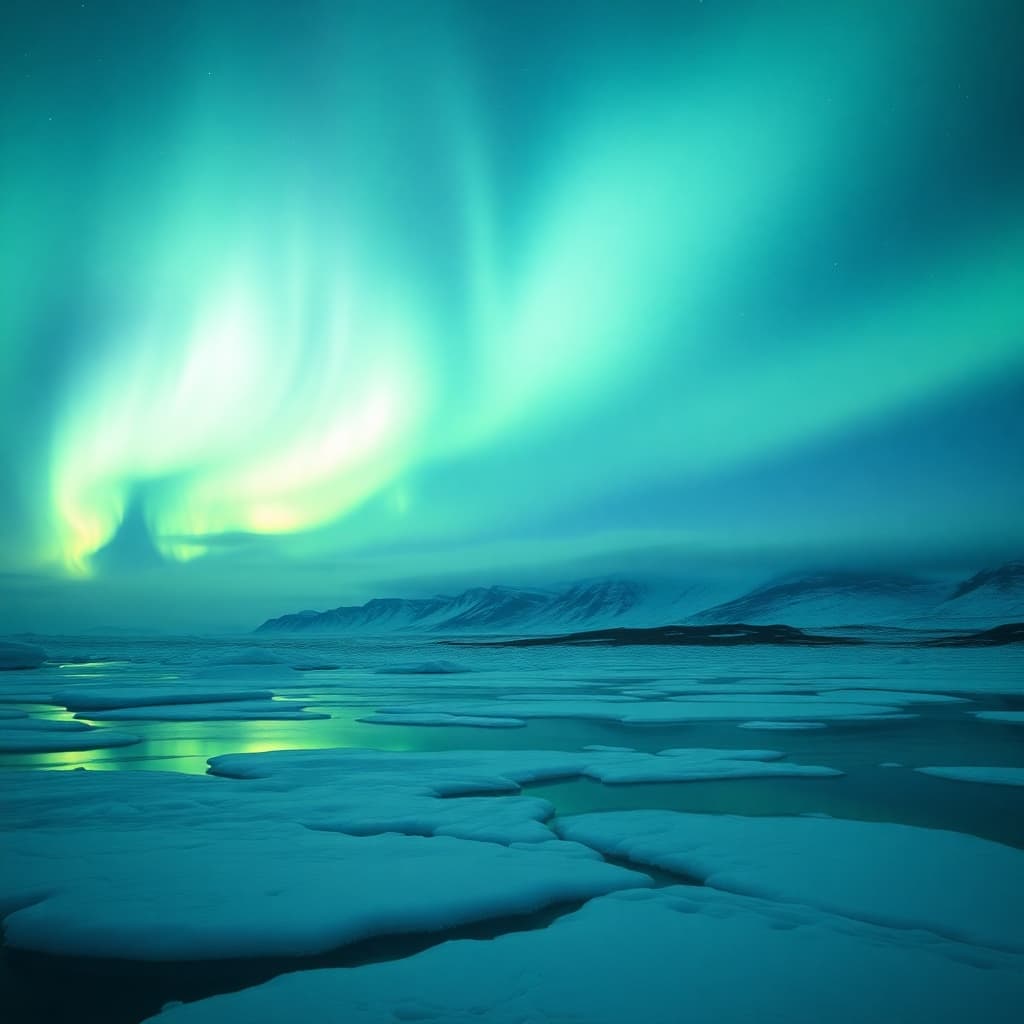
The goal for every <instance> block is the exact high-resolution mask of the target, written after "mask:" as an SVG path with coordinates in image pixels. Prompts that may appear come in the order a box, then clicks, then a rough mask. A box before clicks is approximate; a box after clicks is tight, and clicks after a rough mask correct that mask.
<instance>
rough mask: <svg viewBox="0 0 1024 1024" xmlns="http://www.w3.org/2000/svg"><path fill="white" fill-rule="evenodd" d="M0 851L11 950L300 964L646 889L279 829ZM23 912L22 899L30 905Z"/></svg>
mask: <svg viewBox="0 0 1024 1024" xmlns="http://www.w3.org/2000/svg"><path fill="white" fill-rule="evenodd" d="M62 838H63V840H64V842H66V843H67V844H69V846H70V847H71V849H72V851H73V855H71V856H68V857H62V858H59V859H58V858H55V855H54V854H55V851H54V842H53V836H52V835H50V834H40V833H39V832H34V833H29V834H27V835H24V836H19V837H18V840H17V842H16V843H14V844H13V849H11V848H10V846H8V847H7V848H5V849H4V851H3V853H2V854H0V856H2V862H3V870H2V871H0V908H2V907H7V908H12V907H13V908H18V909H13V911H12V912H9V913H7V916H6V918H5V921H4V928H5V940H6V943H7V944H8V945H9V946H11V947H13V948H15V949H24V950H32V951H35V952H42V953H58V954H65V955H79V956H104V957H119V958H126V959H133V960H190V959H209V958H214V959H216V958H223V957H240V956H249V957H252V956H303V955H310V954H315V953H319V952H324V951H327V950H330V949H334V948H336V947H339V946H343V945H347V944H349V943H352V942H357V941H359V940H361V939H366V938H369V937H371V936H377V935H391V934H401V933H409V932H423V931H436V930H440V929H445V928H451V927H454V926H456V925H459V924H464V923H466V922H470V921H480V920H484V919H487V918H489V917H497V916H503V915H508V914H517V913H528V912H531V911H535V910H538V909H540V908H542V907H545V906H548V905H550V904H552V903H561V902H565V901H572V900H580V899H586V898H589V897H592V896H595V895H599V894H601V893H606V892H609V891H612V890H615V889H622V888H628V887H630V886H640V885H646V884H649V879H647V878H646V876H644V875H643V874H640V873H637V872H632V871H627V870H625V869H622V868H618V867H615V866H613V865H610V864H605V863H603V862H601V861H596V860H588V859H583V858H568V857H565V856H558V855H556V856H552V855H550V854H545V853H543V852H532V851H530V850H525V849H521V848H520V849H511V848H509V847H505V846H499V845H497V844H494V843H484V842H473V841H470V840H463V839H454V838H450V837H447V836H440V837H433V838H423V837H419V836H406V835H395V834H388V835H374V836H368V837H355V836H351V835H343V834H329V833H326V832H317V831H310V830H309V829H304V828H301V827H299V826H295V825H293V826H289V825H287V824H282V825H278V826H276V827H270V826H267V827H264V828H263V829H262V830H261V831H260V833H259V834H257V835H245V834H244V833H243V832H242V831H241V830H239V829H237V828H232V827H230V825H227V824H223V825H213V826H211V827H208V828H205V829H203V828H195V827H193V828H191V829H189V830H187V831H182V830H180V829H161V828H157V827H151V828H135V829H132V830H129V831H119V830H116V829H112V828H108V829H103V830H96V829H92V828H89V829H77V830H70V829H69V830H66V834H65V835H64V836H63V837H62ZM26 903H28V905H26Z"/></svg>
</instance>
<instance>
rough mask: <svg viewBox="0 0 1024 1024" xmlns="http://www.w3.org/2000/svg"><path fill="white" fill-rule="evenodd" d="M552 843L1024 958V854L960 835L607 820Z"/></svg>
mask: <svg viewBox="0 0 1024 1024" xmlns="http://www.w3.org/2000/svg"><path fill="white" fill-rule="evenodd" d="M558 832H559V834H560V835H562V837H563V838H566V839H572V840H575V841H576V842H580V843H584V844H586V845H587V846H591V847H593V848H594V849H597V850H600V851H601V852H603V853H606V854H611V855H613V856H616V857H622V858H626V859H628V860H629V861H631V862H633V863H636V864H639V865H651V866H653V867H658V868H661V869H662V870H665V871H671V872H678V873H680V874H683V875H686V876H690V877H694V878H697V879H699V880H700V881H702V882H703V883H704V884H705V885H708V886H711V887H712V888H715V889H722V890H726V891H729V892H735V893H742V894H744V895H748V896H758V897H762V898H765V899H771V900H776V901H782V902H785V903H800V904H806V905H807V906H812V907H816V908H818V909H819V910H823V911H827V912H829V913H834V914H842V915H844V916H846V917H851V918H855V919H857V920H860V921H867V922H871V923H874V924H879V925H884V926H887V927H891V928H904V929H921V930H925V931H929V932H934V933H935V934H937V935H941V936H944V937H945V938H949V939H953V940H956V941H960V942H968V943H972V944H975V945H979V946H991V947H993V948H997V949H1007V950H1014V951H1017V952H1024V930H1022V929H1021V921H1022V920H1024V890H1022V889H1021V886H1020V884H1019V880H1020V878H1021V877H1024V851H1021V850H1017V849H1014V848H1012V847H1008V846H1002V845H1000V844H999V843H993V842H990V841H988V840H985V839H978V838H977V837H975V836H970V835H964V834H962V833H959V832H945V831H940V830H937V829H923V828H915V827H912V826H910V825H896V824H890V823H880V822H867V821H846V820H842V819H834V818H811V817H793V818H774V817H764V818H752V817H739V816H735V815H707V814H683V813H679V812H675V811H614V812H606V813H597V814H585V815H580V816H578V817H571V818H566V819H562V820H561V821H560V822H559V826H558Z"/></svg>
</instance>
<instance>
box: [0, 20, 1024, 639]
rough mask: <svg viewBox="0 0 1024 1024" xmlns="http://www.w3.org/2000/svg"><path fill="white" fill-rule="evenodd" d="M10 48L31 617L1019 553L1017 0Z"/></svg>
mask: <svg viewBox="0 0 1024 1024" xmlns="http://www.w3.org/2000/svg"><path fill="white" fill-rule="evenodd" d="M0 19H2V24H0V39H2V42H0V79H2V82H0V84H2V88H3V95H4V97H5V101H4V104H3V108H2V111H0V133H2V134H0V146H2V151H0V226H2V229H3V239H4V241H3V245H2V247H0V287H2V290H0V340H2V350H0V388H2V395H0V399H2V401H0V427H2V430H3V438H4V444H3V454H2V458H3V466H2V469H3V475H4V480H5V488H4V498H3V502H2V507H0V571H3V572H4V573H5V575H4V577H3V579H4V583H3V591H4V595H3V596H4V602H3V610H4V612H5V614H6V616H7V620H8V621H9V622H10V623H11V624H12V628H36V629H44V628H55V627H56V626H61V625H66V626H67V627H72V626H76V625H80V624H91V623H95V622H120V621H124V622H129V621H138V622H145V623H146V624H156V623H160V622H162V621H166V622H167V623H169V624H175V625H180V624H182V623H184V624H188V623H191V622H196V623H200V622H206V623H218V622H219V623H223V624H225V625H229V624H230V625H235V624H238V625H248V624H251V623H254V621H259V619H260V618H262V617H264V615H268V614H272V613H277V612H281V611H285V610H289V609H293V608H296V607H304V606H323V605H334V604H338V603H342V602H348V601H353V600H362V599H364V598H366V597H368V596H372V595H374V594H375V593H380V592H384V591H394V590H396V589H401V588H403V587H404V588H410V587H412V588H416V587H427V588H434V589H436V588H437V587H441V586H447V585H448V584H449V583H452V584H453V585H455V584H457V583H458V582H459V581H488V582H493V581H499V580H501V581H507V582H522V581H525V580H527V579H530V580H540V579H543V578H545V577H546V576H547V577H549V578H552V579H554V578H568V577H570V576H572V575H579V574H585V573H587V572H590V571H610V570H615V569H618V568H623V569H625V568H628V567H629V566H631V565H634V564H641V563H644V562H645V559H646V560H648V561H652V562H653V563H657V564H666V559H667V560H668V562H671V564H672V565H673V566H677V567H678V569H679V571H681V572H685V571H691V570H692V571H697V570H699V571H701V572H708V571H715V570H716V569H722V568H729V567H735V566H736V565H738V564H742V565H748V564H759V565H763V566H765V567H784V566H789V565H796V564H810V563H821V562H832V563H834V562H843V563H858V562H866V561H870V562H872V563H873V564H875V563H894V564H895V563H899V564H906V563H914V564H919V565H932V564H934V565H935V566H942V565H953V564H956V565H968V566H970V565H973V564H975V563H977V562H979V561H982V562H983V561H985V560H989V559H998V558H1001V557H1004V556H1005V557H1011V556H1019V554H1020V552H1021V550H1022V549H1024V526H1022V519H1024V517H1022V516H1021V515H1020V509H1021V508H1022V507H1024V298H1022V296H1024V131H1022V120H1021V112H1022V110H1024V71H1022V70H1021V62H1020V52H1021V47H1022V43H1024V14H1022V13H1021V10H1020V5H1019V4H1018V3H1016V2H1002V0H999V2H987V0H981V2H967V0H964V2H959V0H910V2H908V3H903V4H892V3H882V2H874V0H856V2H853V0H850V2H840V3H829V4H821V3H810V2H808V3H796V2H780V3H770V2H769V3H753V2H750V3H742V2H729V0H719V2H716V0H704V2H698V0H695V2H692V3H691V2H685V0H675V2H672V3H653V2H651V3H645V2H630V3H626V2H614V3H602V2H598V0H591V2H586V3H571V2H568V0H555V2H550V0H549V2H545V3H540V2H536V3H534V2H525V3H515V4H506V3H497V2H472V0H464V2H454V0H453V2H442V0H436V2H434V0H422V2H413V0H408V2H386V0H375V2H366V3H360V2H346V3H333V2H332V3H328V2H311V0H300V2H298V3H295V4H283V3H278V2H273V0H246V2H240V0H239V2H235V0H217V2H198V0H193V2H187V0H186V2H183V3H174V4H162V3H155V2H154V3H137V2H134V0H123V2H120V0H109V2H105V0H93V2H86V3H78V2H74V3H62V2H58V0H47V2H45V3H40V2H39V0H14V2H10V0H9V2H8V3H6V4H5V5H4V7H3V13H2V15H0Z"/></svg>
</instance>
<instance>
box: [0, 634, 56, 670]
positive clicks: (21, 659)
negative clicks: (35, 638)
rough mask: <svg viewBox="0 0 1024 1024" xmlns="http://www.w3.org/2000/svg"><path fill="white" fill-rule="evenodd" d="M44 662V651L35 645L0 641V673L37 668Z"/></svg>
mask: <svg viewBox="0 0 1024 1024" xmlns="http://www.w3.org/2000/svg"><path fill="white" fill-rule="evenodd" d="M45 661H46V651H44V650H43V649H42V647H37V646H36V645H35V644H22V643H17V642H15V641H13V640H0V671H3V670H5V669H8V670H17V669H28V668H38V667H39V666H40V665H42V664H43V663H44V662H45Z"/></svg>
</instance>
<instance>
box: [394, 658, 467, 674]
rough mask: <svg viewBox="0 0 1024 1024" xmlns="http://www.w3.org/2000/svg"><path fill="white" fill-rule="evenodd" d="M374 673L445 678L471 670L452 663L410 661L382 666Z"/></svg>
mask: <svg viewBox="0 0 1024 1024" xmlns="http://www.w3.org/2000/svg"><path fill="white" fill-rule="evenodd" d="M376 671H377V673H378V674H380V675H393V676H445V675H458V674H461V673H463V672H471V671H472V669H470V668H469V667H467V666H466V665H459V664H456V662H454V661H410V662H407V663H406V664H404V665H382V666H381V667H380V668H378V669H377V670H376Z"/></svg>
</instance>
